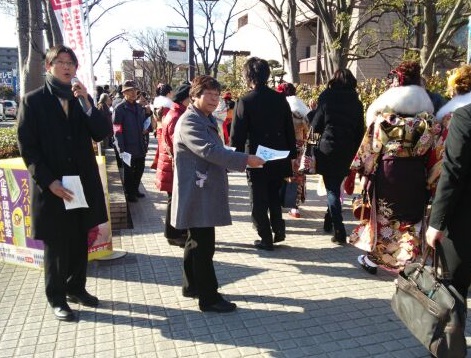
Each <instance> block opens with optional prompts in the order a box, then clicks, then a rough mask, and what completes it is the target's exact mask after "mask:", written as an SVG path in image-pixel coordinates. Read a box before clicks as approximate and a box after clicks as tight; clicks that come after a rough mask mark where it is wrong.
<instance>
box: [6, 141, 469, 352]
mask: <svg viewBox="0 0 471 358" xmlns="http://www.w3.org/2000/svg"><path fill="white" fill-rule="evenodd" d="M152 156H153V151H152V150H151V153H149V157H148V161H147V164H148V165H147V167H148V166H149V165H150V162H151V157H152ZM154 175H155V173H154V172H153V171H150V170H148V169H146V172H145V174H144V178H143V186H144V189H145V192H146V194H147V196H146V198H145V199H143V200H140V201H139V202H138V203H136V204H134V203H131V205H130V210H131V213H132V218H133V221H134V229H127V230H122V231H121V232H120V233H117V234H115V236H114V239H113V243H114V247H116V248H122V249H123V250H125V251H127V253H128V254H127V255H126V256H125V257H124V258H122V259H117V260H113V261H94V262H91V263H90V266H89V268H90V269H89V279H88V285H87V287H88V289H89V291H90V292H91V293H96V294H97V295H98V296H99V298H100V300H101V304H100V307H99V308H96V309H93V308H87V307H80V306H78V305H75V304H72V305H71V307H72V309H74V310H77V317H78V319H77V322H73V323H68V322H59V321H57V320H55V319H54V318H53V315H52V313H51V312H50V310H49V308H48V306H47V303H46V299H45V296H44V293H43V292H44V283H43V276H42V272H41V271H37V270H32V269H26V268H23V267H20V266H13V265H9V264H4V263H0V287H2V289H1V290H0V357H75V356H77V357H78V356H80V357H106V358H108V357H164V358H167V357H196V356H199V357H224V358H230V357H277V358H278V357H280V358H281V357H293V358H294V357H329V358H336V357H339V358H340V357H342V358H343V357H400V358H407V357H428V354H427V352H426V350H425V349H423V348H422V347H421V345H420V344H419V343H417V341H415V339H413V338H411V337H410V335H409V333H408V332H407V330H406V329H405V328H403V326H402V324H401V323H400V322H399V321H398V320H397V319H396V318H395V316H394V314H393V313H392V311H391V309H390V298H391V295H392V293H393V290H394V284H393V279H394V278H393V276H391V275H390V274H388V273H386V272H383V271H380V272H379V273H378V275H376V276H372V275H369V274H368V273H366V272H365V271H363V270H361V269H360V268H359V267H358V265H357V264H356V257H357V255H358V254H359V251H358V250H357V249H355V248H353V247H350V246H345V247H339V246H337V245H334V244H332V243H331V242H330V235H326V234H324V233H323V232H322V220H323V213H324V210H325V208H324V207H325V204H324V201H325V198H324V197H318V196H317V195H316V193H315V191H314V188H315V186H316V185H315V181H316V180H317V178H316V177H313V178H309V182H308V199H307V201H306V203H305V204H304V205H303V206H302V207H301V214H302V218H300V219H293V218H290V217H288V215H286V217H285V219H286V221H287V240H286V241H285V242H284V243H283V245H280V247H279V248H277V249H276V250H275V251H273V252H265V251H258V250H256V249H254V248H253V246H252V242H253V241H254V240H255V239H257V235H256V233H255V231H254V230H253V229H252V226H251V223H250V218H249V202H248V189H247V185H246V180H245V176H244V174H241V173H232V174H230V175H229V178H230V183H231V186H230V202H231V208H232V214H233V225H232V226H228V227H223V228H217V229H216V237H217V251H216V255H215V267H216V271H217V276H218V279H219V283H220V286H221V292H222V293H223V294H225V296H226V297H227V298H228V299H230V300H232V301H234V302H236V303H237V305H238V307H239V308H238V310H237V311H235V312H233V313H229V314H217V313H201V312H200V311H199V310H198V307H197V301H196V300H193V299H191V298H184V297H182V296H181V289H180V284H181V264H182V250H181V249H180V248H178V247H174V246H169V245H168V244H167V242H166V240H165V238H164V237H163V234H162V231H163V221H164V213H165V204H166V195H165V193H160V192H157V191H156V189H155V187H154V184H153V181H154ZM350 202H351V200H350V199H349V198H347V200H346V203H345V206H344V207H345V210H344V215H345V217H346V223H347V229H351V228H352V227H353V225H354V222H353V221H351V220H352V219H351V215H350V212H349V208H350V206H349V204H350ZM468 327H470V324H469V322H468ZM467 335H468V336H470V335H471V331H470V329H469V328H468V332H467Z"/></svg>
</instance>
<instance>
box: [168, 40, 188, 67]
mask: <svg viewBox="0 0 471 358" xmlns="http://www.w3.org/2000/svg"><path fill="white" fill-rule="evenodd" d="M167 60H168V61H170V62H172V63H174V64H177V65H179V64H186V63H188V34H187V33H186V32H167Z"/></svg>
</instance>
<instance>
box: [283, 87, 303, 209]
mask: <svg viewBox="0 0 471 358" xmlns="http://www.w3.org/2000/svg"><path fill="white" fill-rule="evenodd" d="M276 91H277V92H280V93H283V94H284V95H285V96H286V100H287V101H288V103H289V107H290V109H291V113H292V115H293V126H294V134H295V136H296V150H297V152H298V161H299V160H301V156H302V154H303V148H304V145H305V144H306V141H307V137H308V135H309V128H310V125H309V120H308V119H307V114H308V113H309V107H308V106H306V104H304V102H303V101H302V100H301V99H300V98H299V97H296V88H295V87H294V85H293V84H292V83H288V82H284V83H281V84H280V85H278V87H277V88H276ZM287 179H288V180H289V181H291V182H295V183H297V184H298V193H297V195H296V207H295V208H291V209H290V211H289V212H288V214H289V215H290V216H292V217H294V218H300V217H301V213H300V212H299V205H300V204H301V203H304V201H305V200H306V174H303V173H299V172H295V173H294V174H293V176H292V177H290V178H287Z"/></svg>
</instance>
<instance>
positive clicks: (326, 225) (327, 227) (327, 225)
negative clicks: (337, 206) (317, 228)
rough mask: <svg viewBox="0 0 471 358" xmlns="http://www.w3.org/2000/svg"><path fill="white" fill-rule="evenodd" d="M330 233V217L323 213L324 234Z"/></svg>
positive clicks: (328, 214)
mask: <svg viewBox="0 0 471 358" xmlns="http://www.w3.org/2000/svg"><path fill="white" fill-rule="evenodd" d="M331 231H332V217H331V216H330V213H325V215H324V232H331Z"/></svg>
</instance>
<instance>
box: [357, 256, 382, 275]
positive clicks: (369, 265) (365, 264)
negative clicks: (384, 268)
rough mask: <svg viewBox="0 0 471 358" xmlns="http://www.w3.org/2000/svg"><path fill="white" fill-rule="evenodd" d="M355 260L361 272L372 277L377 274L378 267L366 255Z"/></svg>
mask: <svg viewBox="0 0 471 358" xmlns="http://www.w3.org/2000/svg"><path fill="white" fill-rule="evenodd" d="M357 260H358V263H359V264H360V266H361V267H362V268H363V270H365V271H366V272H368V273H370V274H372V275H376V273H377V272H378V265H376V264H375V263H374V262H373V261H371V260H370V259H369V258H368V256H367V255H360V256H358V258H357Z"/></svg>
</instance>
